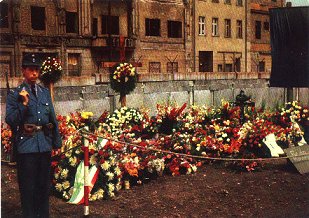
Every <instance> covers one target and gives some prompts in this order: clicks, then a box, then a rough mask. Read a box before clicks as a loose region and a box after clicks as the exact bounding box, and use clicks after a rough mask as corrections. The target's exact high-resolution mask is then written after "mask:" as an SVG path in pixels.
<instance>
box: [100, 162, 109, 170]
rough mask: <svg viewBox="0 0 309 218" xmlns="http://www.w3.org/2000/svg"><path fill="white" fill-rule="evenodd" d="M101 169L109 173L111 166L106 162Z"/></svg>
mask: <svg viewBox="0 0 309 218" xmlns="http://www.w3.org/2000/svg"><path fill="white" fill-rule="evenodd" d="M101 167H102V169H103V170H105V171H107V170H108V169H109V168H110V164H109V163H108V162H107V161H105V162H104V163H102V164H101Z"/></svg>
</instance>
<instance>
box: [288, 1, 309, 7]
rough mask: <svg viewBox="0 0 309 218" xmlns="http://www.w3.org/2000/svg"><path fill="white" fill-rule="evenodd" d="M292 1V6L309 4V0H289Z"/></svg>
mask: <svg viewBox="0 0 309 218" xmlns="http://www.w3.org/2000/svg"><path fill="white" fill-rule="evenodd" d="M288 1H290V2H292V6H309V0H287V2H288Z"/></svg>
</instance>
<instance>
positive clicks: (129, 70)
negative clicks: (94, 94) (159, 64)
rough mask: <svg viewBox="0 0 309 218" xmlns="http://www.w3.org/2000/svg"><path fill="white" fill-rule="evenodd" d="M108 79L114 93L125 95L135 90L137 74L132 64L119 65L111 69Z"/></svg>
mask: <svg viewBox="0 0 309 218" xmlns="http://www.w3.org/2000/svg"><path fill="white" fill-rule="evenodd" d="M110 77H111V78H110V80H111V87H112V89H113V90H115V91H116V92H119V93H121V94H125V95H126V94H129V93H130V92H132V91H133V90H134V89H135V86H136V80H137V73H136V69H135V67H133V66H132V64H129V63H121V64H119V65H118V66H116V68H115V67H114V68H112V70H111V74H110Z"/></svg>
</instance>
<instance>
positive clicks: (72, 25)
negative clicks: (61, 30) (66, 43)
mask: <svg viewBox="0 0 309 218" xmlns="http://www.w3.org/2000/svg"><path fill="white" fill-rule="evenodd" d="M65 20H66V32H67V33H78V17H77V12H68V11H66V12H65Z"/></svg>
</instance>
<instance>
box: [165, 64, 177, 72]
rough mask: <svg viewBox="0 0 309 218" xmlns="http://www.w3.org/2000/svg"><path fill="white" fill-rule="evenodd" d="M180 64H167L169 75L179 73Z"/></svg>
mask: <svg viewBox="0 0 309 218" xmlns="http://www.w3.org/2000/svg"><path fill="white" fill-rule="evenodd" d="M177 72H178V62H167V73H177Z"/></svg>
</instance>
